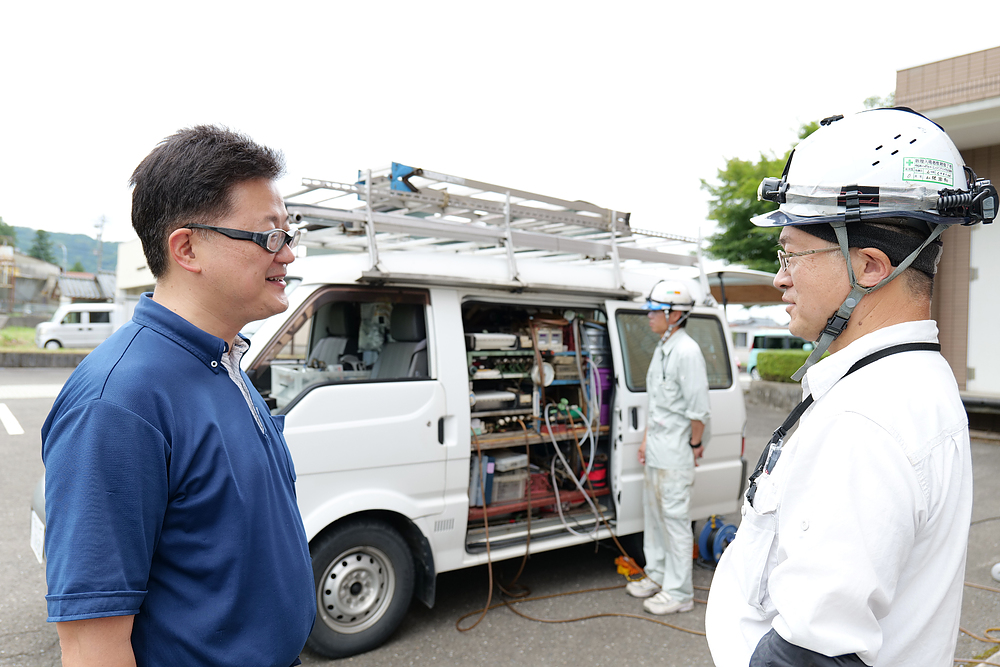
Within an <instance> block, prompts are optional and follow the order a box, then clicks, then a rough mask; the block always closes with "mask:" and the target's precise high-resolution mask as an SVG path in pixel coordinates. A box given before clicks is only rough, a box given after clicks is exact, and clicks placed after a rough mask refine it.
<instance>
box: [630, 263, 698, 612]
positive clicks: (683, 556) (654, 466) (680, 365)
mask: <svg viewBox="0 0 1000 667" xmlns="http://www.w3.org/2000/svg"><path fill="white" fill-rule="evenodd" d="M692 307H694V299H692V298H691V294H690V293H689V292H688V290H687V288H686V287H685V286H684V285H683V283H680V282H674V281H660V282H659V283H657V284H656V285H655V286H653V289H652V290H651V291H650V294H649V298H648V299H647V300H646V310H648V311H649V312H648V317H649V327H650V329H652V330H653V332H654V333H656V334H658V335H659V336H660V341H659V343H657V345H656V349H655V350H654V351H653V358H652V359H651V360H650V362H649V370H648V371H647V372H646V396H647V397H648V400H649V411H648V414H649V417H648V420H647V422H646V434H645V436H644V437H643V440H642V445H640V447H639V462H640V463H642V464H643V465H644V466H645V479H644V485H643V517H644V520H643V525H644V534H643V555H644V556H645V558H646V567H645V571H646V577H645V578H643V579H639V580H637V581H630V582H629V583H628V584H627V586H626V591H627V592H628V594H629V595H631V596H633V597H637V598H646V599H645V600H644V601H643V603H642V607H643V609H645V610H646V611H648V612H649V613H651V614H657V615H664V614H673V613H677V612H685V611H691V610H692V609H693V608H694V588H693V586H692V583H691V566H692V561H693V553H694V534H693V533H692V532H691V511H690V507H691V487H692V486H693V485H694V467H695V465H696V462H697V460H698V459H699V458H701V455H702V452H703V451H704V448H705V444H706V442H707V436H708V434H707V429H706V425H707V424H708V418H709V404H708V375H707V374H706V371H705V357H704V356H703V355H702V353H701V348H700V347H699V346H698V343H696V342H695V341H694V339H692V338H691V337H690V336H688V335H687V332H686V331H685V330H684V327H685V326H687V322H688V316H689V315H690V314H691V308H692Z"/></svg>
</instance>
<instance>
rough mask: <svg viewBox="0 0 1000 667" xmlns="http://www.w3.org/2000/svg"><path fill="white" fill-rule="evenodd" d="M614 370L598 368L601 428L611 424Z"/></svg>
mask: <svg viewBox="0 0 1000 667" xmlns="http://www.w3.org/2000/svg"><path fill="white" fill-rule="evenodd" d="M613 374H614V369H613V368H598V369H597V382H598V384H599V386H600V387H601V426H607V425H608V424H610V423H611V383H612V381H613V380H614V375H613Z"/></svg>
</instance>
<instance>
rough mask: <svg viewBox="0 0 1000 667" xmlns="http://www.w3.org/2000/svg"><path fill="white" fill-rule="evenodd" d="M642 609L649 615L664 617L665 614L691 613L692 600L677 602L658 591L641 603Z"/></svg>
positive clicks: (692, 607)
mask: <svg viewBox="0 0 1000 667" xmlns="http://www.w3.org/2000/svg"><path fill="white" fill-rule="evenodd" d="M642 608H643V609H645V610H646V611H648V612H649V613H650V614H656V615H657V616H665V615H666V614H677V613H679V612H683V611H691V610H692V609H694V600H688V601H687V602H678V601H677V600H675V599H673V598H672V597H670V596H669V595H667V594H666V593H664V592H663V591H660V592H659V593H657V594H656V595H654V596H653V597H651V598H649V599H648V600H646V601H645V602H643V603H642Z"/></svg>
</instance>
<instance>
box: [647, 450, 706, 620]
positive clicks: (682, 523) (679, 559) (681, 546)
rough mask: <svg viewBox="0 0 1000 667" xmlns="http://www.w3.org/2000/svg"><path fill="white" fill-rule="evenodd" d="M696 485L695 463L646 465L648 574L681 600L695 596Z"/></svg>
mask: <svg viewBox="0 0 1000 667" xmlns="http://www.w3.org/2000/svg"><path fill="white" fill-rule="evenodd" d="M693 485H694V467H691V468H652V467H650V466H646V468H645V483H644V485H643V516H644V519H643V525H644V535H643V554H644V555H645V557H646V567H645V570H646V576H648V577H649V578H650V579H652V580H653V581H655V582H656V583H658V584H659V585H660V588H661V589H662V590H663V591H665V592H666V593H667V594H668V595H670V597H671V598H673V599H674V600H677V601H678V602H687V601H688V600H690V599H692V598H693V597H694V587H693V586H692V584H691V562H692V558H693V554H694V535H693V534H692V532H691V487H692V486H693Z"/></svg>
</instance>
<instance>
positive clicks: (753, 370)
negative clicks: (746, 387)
mask: <svg viewBox="0 0 1000 667" xmlns="http://www.w3.org/2000/svg"><path fill="white" fill-rule="evenodd" d="M750 377H751V378H753V379H754V380H759V379H760V371H759V370H757V367H756V366H754V367H753V368H751V369H750Z"/></svg>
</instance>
